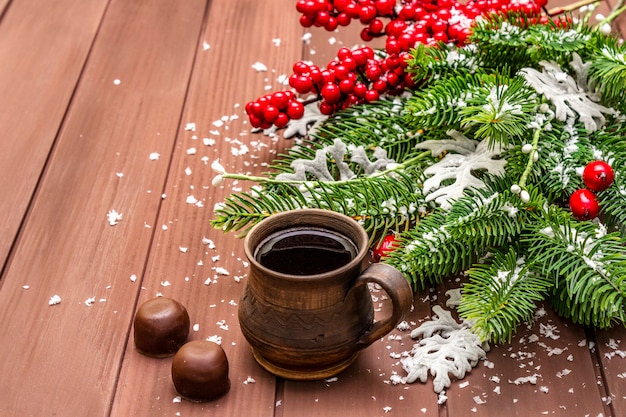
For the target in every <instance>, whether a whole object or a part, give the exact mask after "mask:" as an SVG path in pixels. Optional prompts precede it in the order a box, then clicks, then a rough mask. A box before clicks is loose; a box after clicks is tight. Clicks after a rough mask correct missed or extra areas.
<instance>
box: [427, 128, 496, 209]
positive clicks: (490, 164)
mask: <svg viewBox="0 0 626 417" xmlns="http://www.w3.org/2000/svg"><path fill="white" fill-rule="evenodd" d="M446 133H447V134H448V136H450V137H451V138H452V139H454V140H428V141H425V142H422V143H420V144H418V145H417V146H416V148H418V149H428V150H430V151H431V152H432V154H433V156H438V155H441V154H442V153H443V151H445V150H448V151H453V152H456V153H448V154H446V156H444V157H443V159H441V161H439V162H437V163H436V164H433V165H431V166H429V167H428V168H426V169H425V170H424V174H425V175H426V176H429V178H428V179H427V180H426V181H424V190H423V192H424V195H426V202H429V201H435V202H436V203H437V204H439V205H440V206H441V207H442V208H443V209H446V210H449V209H450V208H451V207H452V201H453V200H456V199H457V198H459V197H461V196H462V195H463V192H464V191H465V190H466V189H468V188H484V187H485V183H484V182H483V181H482V180H481V179H480V178H478V177H476V176H474V173H475V172H476V171H479V170H486V171H487V172H489V173H490V174H493V175H495V176H501V175H503V174H504V166H505V165H506V160H505V159H498V157H499V156H500V154H501V153H502V152H503V151H504V149H505V148H504V147H502V146H500V145H499V144H493V145H492V146H490V145H489V144H488V143H487V141H484V140H483V141H481V142H477V141H475V140H471V139H469V138H467V137H466V136H465V135H463V134H462V133H460V132H458V131H456V130H449V131H448V132H446ZM451 179H452V180H454V182H453V183H452V184H449V185H444V186H442V185H441V184H442V183H443V182H445V181H447V180H451Z"/></svg>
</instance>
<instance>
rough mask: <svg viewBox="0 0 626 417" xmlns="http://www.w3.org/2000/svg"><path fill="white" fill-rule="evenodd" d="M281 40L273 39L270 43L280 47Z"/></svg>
mask: <svg viewBox="0 0 626 417" xmlns="http://www.w3.org/2000/svg"><path fill="white" fill-rule="evenodd" d="M281 42H282V41H281V39H280V38H274V39H272V43H273V44H274V46H280V43H281Z"/></svg>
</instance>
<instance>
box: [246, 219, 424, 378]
mask: <svg viewBox="0 0 626 417" xmlns="http://www.w3.org/2000/svg"><path fill="white" fill-rule="evenodd" d="M368 242H369V239H368V236H367V233H366V232H365V230H364V229H363V227H361V225H359V224H358V223H357V222H356V221H355V220H353V219H352V218H350V217H348V216H345V215H343V214H339V213H335V212H332V211H328V210H319V209H298V210H292V211H287V212H283V213H279V214H275V215H272V216H270V217H268V218H266V219H265V220H263V221H261V222H260V223H259V224H257V225H256V226H254V227H253V228H252V229H251V230H250V232H249V233H248V234H247V236H246V238H245V241H244V250H245V253H246V256H247V258H248V260H249V261H250V273H249V277H248V280H247V283H246V287H245V289H244V293H243V295H242V298H241V301H240V304H239V322H240V325H241V330H242V332H243V335H244V336H245V338H246V340H247V341H248V342H249V343H250V345H251V347H252V353H253V355H254V358H255V359H256V361H257V362H258V363H259V364H260V365H261V366H262V367H264V368H265V369H266V370H268V371H269V372H271V373H273V374H275V375H277V376H280V377H283V378H287V379H295V380H315V379H324V378H328V377H330V376H333V375H336V374H337V373H339V372H341V371H342V370H344V369H345V368H347V367H348V366H349V365H350V364H352V362H354V360H355V359H356V357H357V355H358V352H359V351H360V350H362V349H363V348H365V347H367V346H369V345H370V344H372V343H373V342H374V341H376V340H378V339H380V338H381V337H383V336H385V335H386V334H387V333H389V332H390V331H391V330H392V329H393V328H395V326H396V325H397V324H398V323H399V322H400V321H401V320H402V319H403V318H404V316H405V315H406V314H407V313H408V312H409V311H410V309H411V307H412V303H413V292H412V289H411V286H410V285H409V283H408V282H407V280H406V278H405V277H404V276H403V275H402V274H401V273H400V272H399V271H398V270H397V269H395V268H393V267H391V266H389V265H384V264H372V265H371V266H369V267H367V268H366V269H365V270H363V268H364V266H367V265H365V264H366V262H365V261H366V257H367V254H368ZM368 283H375V284H379V285H380V286H381V287H382V288H383V289H384V290H385V292H386V293H387V294H388V296H389V298H390V299H391V301H392V311H391V313H390V314H389V315H388V316H387V317H386V318H382V319H381V320H376V321H375V319H374V309H373V305H372V298H371V295H370V292H369V288H368Z"/></svg>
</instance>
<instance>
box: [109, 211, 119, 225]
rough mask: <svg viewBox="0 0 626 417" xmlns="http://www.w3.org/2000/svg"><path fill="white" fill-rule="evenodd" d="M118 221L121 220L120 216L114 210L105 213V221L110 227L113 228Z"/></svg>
mask: <svg viewBox="0 0 626 417" xmlns="http://www.w3.org/2000/svg"><path fill="white" fill-rule="evenodd" d="M120 220H122V214H121V213H118V212H117V211H115V210H109V212H108V213H107V221H108V222H109V225H110V226H115V225H116V224H117V223H118V222H119V221H120Z"/></svg>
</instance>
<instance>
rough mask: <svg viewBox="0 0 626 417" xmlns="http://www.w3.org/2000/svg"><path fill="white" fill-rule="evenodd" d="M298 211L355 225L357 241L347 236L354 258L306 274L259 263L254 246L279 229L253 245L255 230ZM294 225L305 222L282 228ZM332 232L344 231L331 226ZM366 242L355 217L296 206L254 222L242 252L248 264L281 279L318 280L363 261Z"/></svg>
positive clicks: (286, 227) (332, 275)
mask: <svg viewBox="0 0 626 417" xmlns="http://www.w3.org/2000/svg"><path fill="white" fill-rule="evenodd" d="M296 212H299V213H301V214H303V215H306V214H310V215H316V216H323V217H334V218H336V219H341V220H342V221H348V223H350V224H352V225H354V226H356V227H354V230H355V231H356V233H358V234H359V241H354V239H353V238H352V237H348V238H349V239H350V240H351V241H353V243H354V244H355V246H356V247H357V253H356V255H355V256H354V258H352V259H351V260H350V262H348V263H346V264H345V265H343V266H341V267H339V268H336V269H333V270H330V271H326V272H322V273H319V274H308V275H292V274H286V273H283V272H278V271H275V270H273V269H271V268H268V267H266V266H264V265H262V264H261V262H259V261H258V260H257V259H256V256H255V255H256V253H255V252H256V247H257V246H258V245H259V244H260V243H261V242H263V241H264V240H265V239H267V238H268V237H269V236H271V235H272V234H274V233H276V232H278V231H279V230H274V231H272V233H268V234H266V235H265V236H261V238H260V239H259V240H258V242H257V243H256V244H255V245H252V244H251V240H252V238H253V237H254V234H255V233H257V231H258V230H259V229H261V228H263V227H266V225H267V222H268V221H272V222H279V221H280V219H281V218H283V217H286V216H292V215H293V214H294V213H296ZM296 226H306V223H303V224H298V223H294V224H290V225H287V226H285V227H284V228H283V230H286V229H290V228H292V227H296ZM310 226H313V227H320V226H319V225H310ZM331 229H332V230H333V231H334V232H336V233H341V234H345V232H344V231H341V230H336V229H334V228H331ZM368 242H369V237H368V236H367V232H366V231H365V229H364V228H363V226H361V225H360V224H359V223H358V222H357V221H356V220H355V219H353V218H352V217H350V216H347V215H345V214H343V213H338V212H336V211H332V210H325V209H318V208H298V209H293V210H287V211H281V212H278V213H274V214H272V215H270V216H269V217H266V218H265V219H263V220H262V221H260V222H259V223H257V224H255V225H254V226H253V227H252V228H251V229H250V230H249V231H248V233H247V234H246V237H245V238H244V252H245V255H246V257H247V258H248V261H249V262H250V265H252V264H254V266H255V267H256V268H258V269H260V270H262V271H265V272H266V273H269V274H271V275H274V276H276V277H278V278H281V279H287V280H294V281H306V280H319V279H320V278H322V277H325V276H326V277H334V276H335V275H337V274H341V273H343V272H344V271H348V270H350V269H352V268H355V267H356V266H357V264H359V265H360V264H361V263H362V262H363V259H365V256H366V255H367V251H368V250H369V247H368Z"/></svg>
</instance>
